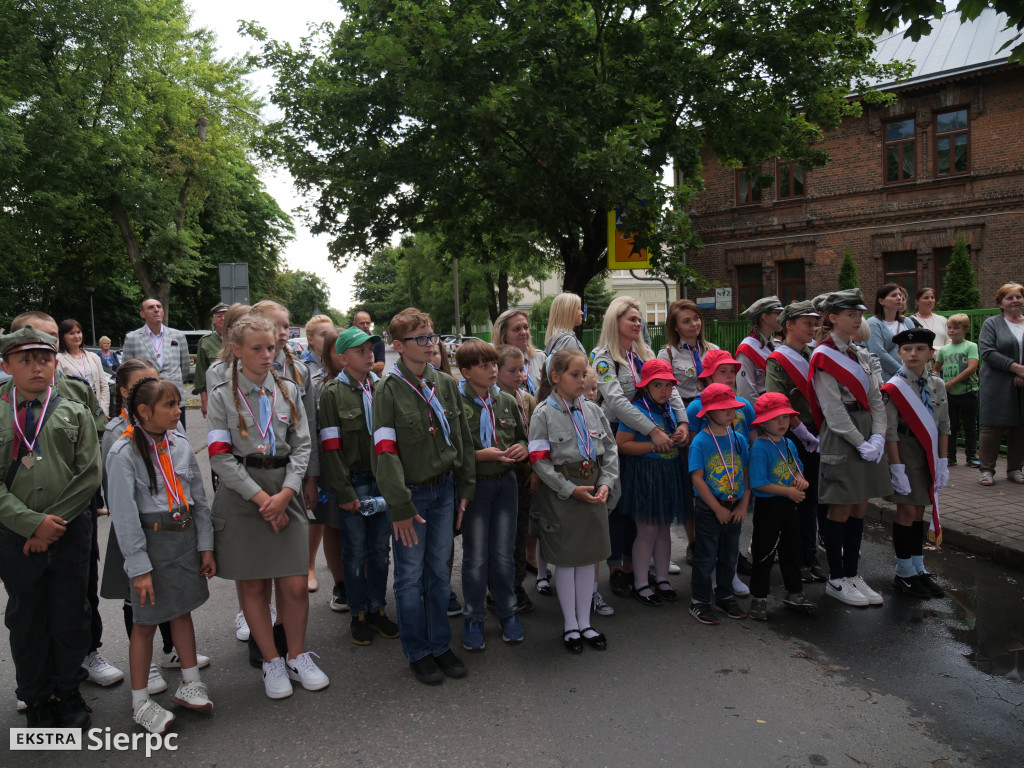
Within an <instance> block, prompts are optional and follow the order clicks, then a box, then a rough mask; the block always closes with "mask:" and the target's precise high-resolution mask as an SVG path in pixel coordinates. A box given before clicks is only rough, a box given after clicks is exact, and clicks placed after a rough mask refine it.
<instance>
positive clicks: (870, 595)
mask: <svg viewBox="0 0 1024 768" xmlns="http://www.w3.org/2000/svg"><path fill="white" fill-rule="evenodd" d="M849 582H850V583H851V584H853V586H855V587H856V588H857V590H858V591H859V592H860V593H861V594H862V595H864V597H866V598H867V599H868V602H869V603H870V604H871V605H881V604H882V596H881V595H880V594H878V593H877V592H875V590H873V589H872V588H871V587H869V586H868V583H867V582H866V581H864V577H863V576H861V575H860V574H859V573H858V574H857V575H856V576H854V577H853V578H852V579H849Z"/></svg>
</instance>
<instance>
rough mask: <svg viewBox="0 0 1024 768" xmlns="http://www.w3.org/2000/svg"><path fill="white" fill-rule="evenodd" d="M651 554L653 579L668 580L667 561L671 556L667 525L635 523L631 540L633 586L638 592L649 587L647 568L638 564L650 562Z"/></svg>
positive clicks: (669, 535) (670, 538)
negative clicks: (634, 532) (632, 540)
mask: <svg viewBox="0 0 1024 768" xmlns="http://www.w3.org/2000/svg"><path fill="white" fill-rule="evenodd" d="M651 555H654V577H655V580H656V581H668V563H669V560H670V558H671V557H672V534H671V533H670V532H669V527H668V526H667V525H648V524H647V523H637V524H636V539H635V541H634V542H633V563H634V566H633V586H634V588H635V589H636V590H637V591H638V592H642V591H643V590H645V589H649V586H648V584H647V569H646V568H642V567H639V566H640V565H642V564H643V563H649V562H651ZM638 564H639V565H638Z"/></svg>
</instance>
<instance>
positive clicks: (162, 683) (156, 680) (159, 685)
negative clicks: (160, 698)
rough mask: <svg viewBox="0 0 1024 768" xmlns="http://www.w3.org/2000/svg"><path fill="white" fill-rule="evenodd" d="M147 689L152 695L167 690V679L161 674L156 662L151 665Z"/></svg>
mask: <svg viewBox="0 0 1024 768" xmlns="http://www.w3.org/2000/svg"><path fill="white" fill-rule="evenodd" d="M146 690H147V691H149V695H150V696H153V695H154V694H157V693H163V692H164V691H166V690H167V681H166V680H164V676H163V675H161V674H160V667H158V666H157V665H156V664H150V665H149V682H148V683H146Z"/></svg>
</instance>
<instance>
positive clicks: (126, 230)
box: [107, 195, 171, 325]
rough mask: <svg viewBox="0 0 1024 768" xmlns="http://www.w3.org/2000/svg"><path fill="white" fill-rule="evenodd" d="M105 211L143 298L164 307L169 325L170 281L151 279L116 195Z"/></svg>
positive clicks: (165, 317)
mask: <svg viewBox="0 0 1024 768" xmlns="http://www.w3.org/2000/svg"><path fill="white" fill-rule="evenodd" d="M107 210H109V211H110V216H111V218H112V219H113V220H114V224H115V225H116V226H117V229H118V231H119V232H120V233H121V239H122V240H123V241H124V247H125V250H126V251H127V252H128V261H129V262H131V265H132V271H133V272H134V273H135V279H137V280H138V281H139V286H140V287H141V288H142V294H143V296H144V297H146V298H152V299H156V300H157V301H159V302H160V303H161V304H163V305H164V324H165V325H169V323H168V318H169V317H170V313H169V311H168V302H169V300H170V296H171V283H170V280H169V279H166V278H165V279H163V280H160V281H159V282H158V281H156V280H154V279H153V275H152V274H151V273H150V271H149V267H148V266H146V262H145V261H143V259H142V247H141V246H140V245H139V238H138V237H137V236H136V235H135V230H134V229H133V228H132V223H131V221H129V219H128V211H127V210H126V209H125V207H124V201H122V200H121V198H119V197H117V196H116V195H112V196H111V197H109V198H107Z"/></svg>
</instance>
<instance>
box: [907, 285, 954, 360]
mask: <svg viewBox="0 0 1024 768" xmlns="http://www.w3.org/2000/svg"><path fill="white" fill-rule="evenodd" d="M914 298H915V299H916V304H917V311H916V312H914V314H912V315H911V317H912V318H914V319H915V320H917V322H918V323H920V324H921V326H922V327H924V328H927V329H928V330H929V331H931V332H932V333H934V334H935V341H933V342H932V349H940V348H941V347H944V346H946V345H947V344H949V335H948V334H947V333H946V318H945V317H943V316H942V315H936V314H935V301H936V300H935V289H934V288H919V289H918V290H917V294H916V295H915V297H914Z"/></svg>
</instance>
